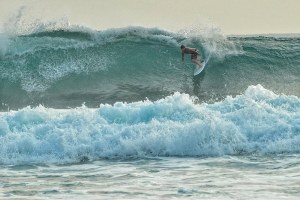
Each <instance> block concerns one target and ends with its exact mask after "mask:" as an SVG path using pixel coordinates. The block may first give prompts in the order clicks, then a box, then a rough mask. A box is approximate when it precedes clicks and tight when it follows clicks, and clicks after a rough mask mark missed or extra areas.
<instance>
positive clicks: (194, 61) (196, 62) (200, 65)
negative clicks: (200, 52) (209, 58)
mask: <svg viewBox="0 0 300 200" xmlns="http://www.w3.org/2000/svg"><path fill="white" fill-rule="evenodd" d="M192 62H193V63H195V64H196V65H198V66H199V67H202V63H201V62H200V61H199V60H197V59H192Z"/></svg>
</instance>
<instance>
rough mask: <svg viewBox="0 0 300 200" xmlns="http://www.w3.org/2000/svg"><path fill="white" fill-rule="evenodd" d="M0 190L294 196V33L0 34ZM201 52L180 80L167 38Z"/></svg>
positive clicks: (75, 30) (297, 62) (32, 194)
mask: <svg viewBox="0 0 300 200" xmlns="http://www.w3.org/2000/svg"><path fill="white" fill-rule="evenodd" d="M0 39H1V43H0V49H1V51H0V110H1V112H0V178H1V182H0V198H1V199H20V198H22V199H45V198H50V199H66V198H73V199H82V198H87V199H141V198H148V199H170V198H175V199H177V198H178V199H181V198H182V199H185V198H189V199H266V198H270V199H298V198H299V197H300V187H299V185H300V176H299V172H300V160H299V153H300V99H299V97H300V45H299V44H300V43H299V41H300V38H299V37H297V36H283V35H278V36H270V35H269V36H231V37H226V36H224V35H222V34H221V33H219V32H216V31H214V30H205V31H202V32H201V31H198V32H194V31H186V32H178V33H174V32H170V31H166V30H162V29H159V28H144V27H127V28H116V29H110V30H104V31H95V30H91V29H89V28H86V27H77V26H76V27H67V28H66V27H64V28H59V29H56V28H50V27H48V28H47V26H46V28H45V27H44V28H43V29H34V30H32V31H31V32H26V33H18V34H14V35H10V34H6V33H1V35H0ZM181 44H185V45H186V46H191V47H196V48H198V49H199V51H200V52H201V54H202V56H201V59H204V58H205V57H207V56H208V55H209V54H210V55H211V59H210V61H209V62H208V64H207V67H206V68H205V70H204V71H203V72H202V73H201V74H200V75H199V76H195V77H194V76H193V69H194V66H193V64H192V63H191V62H190V60H189V57H186V58H185V64H184V65H182V63H181V53H180V48H179V47H180V45H181Z"/></svg>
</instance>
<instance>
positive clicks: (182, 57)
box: [181, 53, 184, 63]
mask: <svg viewBox="0 0 300 200" xmlns="http://www.w3.org/2000/svg"><path fill="white" fill-rule="evenodd" d="M181 54H182V63H183V62H184V53H181Z"/></svg>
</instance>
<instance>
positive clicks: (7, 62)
mask: <svg viewBox="0 0 300 200" xmlns="http://www.w3.org/2000/svg"><path fill="white" fill-rule="evenodd" d="M299 40H300V39H299V38H297V37H291V38H280V37H229V38H226V37H224V36H223V35H221V34H211V35H209V34H205V35H204V34H202V35H201V34H198V35H195V34H194V35H193V34H191V35H188V34H179V33H172V32H168V31H164V30H160V29H157V28H152V29H149V28H143V27H128V28H122V29H110V30H106V31H91V30H82V31H80V30H76V31H70V30H53V31H44V32H38V33H32V34H29V35H21V36H16V37H13V38H8V39H7V40H6V41H7V42H5V43H3V45H2V46H3V47H1V46H0V48H1V52H2V53H1V54H0V56H1V57H0V97H1V99H0V103H1V104H2V106H0V108H1V110H7V109H8V107H9V108H13V109H14V108H22V107H24V106H27V105H32V106H35V105H39V104H43V105H45V106H47V107H54V108H67V107H76V106H80V105H81V104H82V103H83V102H85V103H86V105H87V106H90V107H97V106H98V105H99V104H100V103H114V102H117V101H127V102H134V101H138V100H141V99H145V98H148V99H150V100H156V99H160V98H163V97H165V96H167V95H170V94H172V93H174V92H176V91H179V92H182V93H187V94H190V95H194V96H197V97H198V98H199V99H200V101H207V102H210V101H212V102H214V101H215V100H216V99H223V98H225V97H226V96H228V95H236V94H240V93H242V92H243V91H244V90H245V89H246V88H247V87H248V86H250V85H256V84H262V85H263V86H264V87H266V88H268V89H270V90H272V91H274V92H276V93H285V94H293V95H297V96H300V91H299V83H300V80H299V77H300V70H299V68H300V67H299V66H300V59H299V58H300V47H299V45H297V44H299ZM181 44H185V45H186V46H191V47H195V48H198V49H199V50H200V52H201V54H202V59H204V58H205V57H207V56H208V55H209V54H211V59H210V61H209V63H208V64H207V67H206V69H205V70H204V72H203V73H201V75H200V76H196V77H193V75H192V72H193V68H194V66H193V64H192V63H191V62H190V58H189V57H188V56H186V57H185V64H184V65H182V63H181V52H180V48H179V47H180V45H181ZM20 99H21V101H20Z"/></svg>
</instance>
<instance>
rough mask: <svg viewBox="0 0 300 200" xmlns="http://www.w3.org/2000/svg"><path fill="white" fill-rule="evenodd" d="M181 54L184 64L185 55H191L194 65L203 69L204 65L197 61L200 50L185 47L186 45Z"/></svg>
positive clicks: (182, 47) (182, 46)
mask: <svg viewBox="0 0 300 200" xmlns="http://www.w3.org/2000/svg"><path fill="white" fill-rule="evenodd" d="M180 48H181V54H182V63H184V54H191V60H192V62H193V63H195V64H196V65H198V66H199V67H202V64H201V62H200V61H199V60H197V57H198V55H200V54H199V52H198V50H197V49H196V48H189V47H185V46H184V45H181V47H180Z"/></svg>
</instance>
